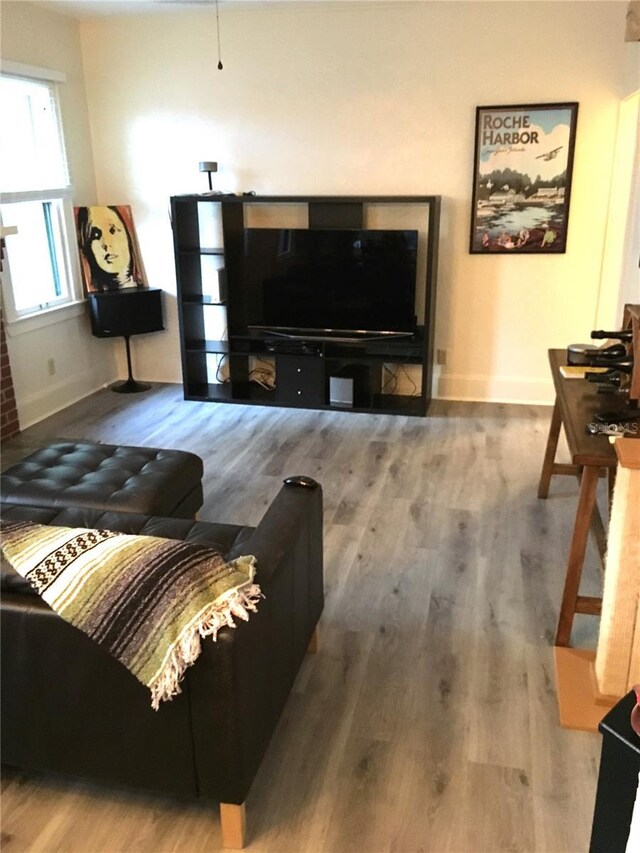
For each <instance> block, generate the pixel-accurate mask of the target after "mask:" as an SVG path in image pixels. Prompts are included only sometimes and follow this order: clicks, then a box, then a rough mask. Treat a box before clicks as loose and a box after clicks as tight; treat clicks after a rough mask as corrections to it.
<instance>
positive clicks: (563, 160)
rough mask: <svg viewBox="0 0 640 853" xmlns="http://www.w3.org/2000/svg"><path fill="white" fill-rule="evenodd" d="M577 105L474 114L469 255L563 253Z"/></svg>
mask: <svg viewBox="0 0 640 853" xmlns="http://www.w3.org/2000/svg"><path fill="white" fill-rule="evenodd" d="M577 121H578V103H577V102H576V101H568V102H565V103H551V104H516V105H509V106H483V107H477V108H476V126H475V149H474V167H473V198H472V203H471V226H470V237H469V252H470V253H471V254H476V255H495V254H505V255H507V254H510V255H523V254H540V255H548V254H563V253H564V252H566V250H567V230H568V223H569V205H570V201H571V180H572V175H573V157H574V149H575V138H576V127H577Z"/></svg>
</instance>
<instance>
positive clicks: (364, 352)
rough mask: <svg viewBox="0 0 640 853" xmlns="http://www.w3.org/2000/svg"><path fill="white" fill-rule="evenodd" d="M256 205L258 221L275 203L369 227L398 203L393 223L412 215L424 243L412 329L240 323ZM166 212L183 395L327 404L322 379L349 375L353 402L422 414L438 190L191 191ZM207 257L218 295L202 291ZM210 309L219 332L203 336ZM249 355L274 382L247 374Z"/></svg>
mask: <svg viewBox="0 0 640 853" xmlns="http://www.w3.org/2000/svg"><path fill="white" fill-rule="evenodd" d="M256 205H258V206H260V208H261V221H265V220H264V209H265V208H266V207H269V208H271V209H272V210H270V211H269V213H271V212H272V211H273V214H274V216H275V217H276V218H277V213H278V210H279V206H282V205H287V206H288V207H290V206H294V205H302V206H304V208H305V209H306V216H307V218H308V227H309V228H322V229H326V228H350V229H362V228H375V227H376V224H377V222H378V221H380V218H384V219H385V225H384V226H380V227H384V228H387V227H388V224H387V223H388V221H389V220H388V219H387V218H386V217H387V216H388V214H390V213H392V212H391V211H390V207H391V206H393V207H401V208H402V211H401V213H402V224H401V225H400V224H399V225H398V226H397V227H399V228H406V227H409V226H408V219H411V226H410V227H412V228H417V230H418V231H419V236H420V243H421V246H422V247H424V250H425V251H424V257H422V259H420V257H419V273H418V281H417V283H416V285H417V286H416V293H417V307H418V310H417V311H416V313H417V314H418V323H419V325H418V328H417V331H416V333H415V334H413V335H401V334H399V333H398V334H392V335H388V334H372V335H358V334H353V333H351V332H340V331H338V332H337V333H336V334H329V333H326V334H325V333H324V332H322V333H317V334H316V333H312V332H304V331H301V332H300V333H299V334H298V333H297V332H295V330H294V331H293V332H289V331H288V330H276V329H260V330H258V329H255V328H254V329H251V328H249V327H248V325H247V319H246V317H245V306H244V295H243V292H242V279H241V275H240V270H241V265H242V253H243V230H244V227H245V222H246V221H248V218H249V215H250V212H251V208H253V207H254V206H256ZM211 206H215V209H216V212H217V213H218V214H219V219H220V222H221V229H220V236H219V238H218V239H219V242H218V244H217V245H216V246H210V245H203V244H202V242H201V233H202V232H203V229H201V227H200V218H201V217H205V216H206V214H207V212H210V209H211ZM171 212H172V223H173V234H174V249H175V260H176V272H177V284H178V314H179V320H180V339H181V354H182V375H183V384H184V396H185V399H188V400H208V401H212V402H226V403H244V404H256V405H275V406H295V407H298V408H317V409H332V408H334V407H335V406H336V404H334V405H332V402H331V400H332V398H331V394H330V386H331V380H332V379H335V378H338V377H348V378H349V381H350V382H352V383H353V404H352V405H351V406H350V410H352V411H362V412H378V413H388V414H403V415H419V416H424V415H426V413H427V409H428V406H429V402H430V399H431V376H432V363H433V350H434V317H435V294H436V278H437V263H438V231H439V216H440V198H439V196H357V197H356V196H250V197H248V196H233V195H232V196H228V195H212V196H210V195H208V194H204V195H202V194H199V195H185V196H174V197H173V198H172V199H171ZM414 223H415V224H414ZM392 227H393V226H392ZM211 256H213V258H214V259H215V257H216V256H217V257H218V259H219V260H220V264H223V265H224V279H225V285H226V288H225V289H226V299H225V300H222V299H221V298H218V299H217V300H216V299H215V297H213V298H212V297H211V295H210V294H209V293H206V292H205V274H204V272H203V270H204V266H205V262H207V263H208V262H209V261H211V260H212V258H211ZM203 259H204V260H203ZM223 303H224V304H223ZM216 310H218V311H226V323H225V324H223V325H226V326H227V328H228V340H211V339H209V338H208V337H207V334H206V332H205V330H206V329H207V325H208V324H207V320H208V315H207V312H211V311H216ZM220 337H222V334H220ZM256 362H259V363H260V365H261V369H262V370H264V369H265V362H267V363H268V364H270V365H271V367H272V370H273V378H274V379H275V383H274V387H273V388H271V387H266V386H267V385H268V386H270V385H271V384H272V383H264V382H259V381H257V380H256V367H255V365H256ZM212 365H213V366H212ZM216 365H217V366H216ZM221 368H224V369H223V370H222V369H221ZM227 372H228V377H227V376H226V375H225V374H226V373H227ZM401 373H402V374H407V375H408V376H409V380H408V383H407V387H406V388H405V389H404V390H405V393H397V386H398V385H399V384H400V383H399V376H400V374H401ZM412 376H414V377H415V381H414V379H412V378H411V377H412ZM389 377H391V380H392V381H390V380H389ZM407 391H408V392H407Z"/></svg>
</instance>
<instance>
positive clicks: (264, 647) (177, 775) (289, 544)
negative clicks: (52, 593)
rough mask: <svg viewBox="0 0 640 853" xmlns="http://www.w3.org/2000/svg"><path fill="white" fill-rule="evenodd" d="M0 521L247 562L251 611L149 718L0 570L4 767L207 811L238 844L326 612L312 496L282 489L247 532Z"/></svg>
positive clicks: (110, 665)
mask: <svg viewBox="0 0 640 853" xmlns="http://www.w3.org/2000/svg"><path fill="white" fill-rule="evenodd" d="M303 480H304V478H303ZM2 511H3V514H4V517H6V518H10V519H25V520H31V521H36V522H41V523H44V524H52V525H59V526H70V527H89V528H96V527H98V528H107V529H112V530H117V531H120V532H124V533H133V534H147V535H153V536H164V537H168V538H175V539H185V540H189V541H191V542H201V543H205V544H208V545H211V544H215V545H217V546H218V549H219V550H220V551H221V552H222V553H223V554H224V555H225V556H226V557H228V558H229V559H232V558H233V557H236V556H239V555H240V554H254V555H255V557H256V567H257V576H256V581H257V582H258V583H259V584H260V587H261V589H262V592H263V594H264V596H265V597H264V599H263V600H261V602H260V604H259V607H258V612H257V613H255V614H252V616H251V618H250V619H249V621H248V622H246V623H245V622H242V623H240V624H239V625H238V626H237V627H236V628H235V629H232V628H223V629H222V630H221V631H220V633H219V636H218V640H217V642H213V641H211V640H203V642H202V653H201V655H200V657H199V658H198V660H197V661H196V662H195V664H194V665H193V666H191V667H190V668H189V669H188V670H187V673H186V676H185V678H184V681H183V682H182V693H181V694H180V695H179V696H177V697H175V698H174V699H173V700H172V701H171V702H166V703H163V705H162V706H161V708H160V710H159V711H157V712H156V711H153V710H152V709H151V707H150V698H149V691H148V690H147V689H146V688H145V687H143V686H142V685H141V684H139V683H138V681H137V680H136V679H135V678H134V677H133V676H132V675H131V674H130V673H128V672H127V671H126V670H125V669H124V667H122V666H121V665H120V664H119V663H118V662H116V661H115V660H114V659H112V658H111V657H110V656H109V655H108V654H107V653H106V652H104V651H103V650H102V649H101V648H100V647H99V646H97V645H96V644H95V643H93V641H92V640H90V639H88V638H87V637H86V636H85V635H84V634H82V633H81V632H79V631H78V630H77V629H75V628H73V627H71V626H70V625H68V624H67V623H66V622H64V621H63V620H62V619H60V618H59V617H58V616H57V615H56V614H55V613H53V611H52V610H50V609H49V607H48V606H47V605H46V604H45V603H44V602H43V601H42V600H41V599H40V598H39V597H38V596H37V595H35V594H34V593H33V592H32V591H31V590H30V588H29V587H28V586H26V584H25V582H24V581H23V580H22V578H20V577H19V576H18V575H17V574H16V573H15V572H13V570H12V569H11V568H10V567H9V566H8V565H7V564H6V563H4V562H3V566H2V588H3V592H2V615H1V629H2V712H1V713H2V717H1V721H2V760H3V763H5V764H9V765H14V766H17V767H20V768H25V769H29V768H32V769H38V770H45V771H47V770H48V771H54V772H57V773H67V774H72V775H73V776H80V777H87V778H93V779H97V780H104V781H106V782H110V783H116V784H118V785H123V786H126V787H134V788H140V789H147V790H155V791H161V792H165V793H168V794H174V795H180V796H186V797H203V798H208V799H211V800H217V801H219V802H220V806H221V817H222V836H223V845H224V846H228V847H240V846H243V845H244V803H245V800H246V798H247V794H248V792H249V789H250V787H251V783H252V781H253V779H254V777H255V775H256V772H257V771H258V768H259V766H260V762H261V759H262V757H263V755H264V753H265V751H266V749H267V746H268V744H269V740H270V738H271V736H272V734H273V731H274V729H275V726H276V724H277V721H278V718H279V716H280V713H281V710H282V708H283V706H284V703H285V701H286V699H287V696H288V694H289V692H290V689H291V686H292V684H293V682H294V679H295V677H296V674H297V672H298V669H299V667H300V664H301V662H302V660H303V658H304V655H305V652H306V651H307V649H308V648H309V647H310V644H313V642H314V640H315V629H316V624H317V622H318V619H319V617H320V613H321V611H322V607H323V575H322V490H321V488H320V486H319V485H318V484H316V483H313V481H306V484H300V481H299V479H298V478H292V481H291V482H288V483H287V482H285V485H283V487H282V488H281V489H280V491H279V493H278V494H277V496H276V497H275V499H274V500H273V502H272V503H271V505H270V506H269V508H268V510H267V512H266V514H265V515H264V517H263V519H262V520H261V522H260V523H259V524H258V526H257V527H256V528H255V529H253V528H247V527H240V526H235V525H229V524H214V523H208V522H197V521H190V520H186V519H183V518H159V517H149V516H144V515H141V514H139V513H122V512H115V511H104V510H98V509H90V508H86V507H85V508H82V507H75V508H66V509H60V508H59V507H48V508H38V507H35V506H28V505H16V504H12V505H7V504H5V505H3V507H2Z"/></svg>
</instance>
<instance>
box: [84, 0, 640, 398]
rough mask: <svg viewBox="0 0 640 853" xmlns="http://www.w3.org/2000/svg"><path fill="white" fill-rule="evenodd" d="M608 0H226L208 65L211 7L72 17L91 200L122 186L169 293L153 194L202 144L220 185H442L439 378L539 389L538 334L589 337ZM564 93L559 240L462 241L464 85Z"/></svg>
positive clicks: (154, 275)
mask: <svg viewBox="0 0 640 853" xmlns="http://www.w3.org/2000/svg"><path fill="white" fill-rule="evenodd" d="M587 8H588V12H587ZM625 11H626V3H625V2H590V3H588V4H584V3H581V2H455V3H451V2H424V3H408V4H405V3H392V4H387V3H373V4H370V3H340V4H338V3H326V4H318V3H300V4H297V3H288V4H268V5H266V6H265V5H263V6H259V5H256V4H251V5H250V6H248V7H245V8H242V4H240V5H239V6H238V5H237V6H233V7H227V6H225V5H224V4H223V6H222V9H221V28H222V48H223V61H224V70H223V71H218V70H216V64H217V56H216V37H215V13H214V11H213V9H201V8H197V7H196V8H192V9H189V10H185V11H179V12H178V13H176V14H172V15H167V14H163V15H158V16H151V17H149V16H144V17H129V18H126V19H125V18H116V19H113V18H112V19H106V20H100V21H91V22H85V23H83V24H82V26H81V32H82V45H83V53H84V62H85V76H86V83H87V93H88V101H89V114H90V120H91V133H92V139H93V151H94V157H95V163H96V176H97V185H98V196H99V201H100V202H101V203H104V204H110V203H116V202H129V203H131V204H132V205H133V208H134V213H135V215H136V218H137V222H138V230H139V232H140V239H141V245H142V252H143V255H144V259H145V264H146V266H147V271H148V273H149V274H150V279H151V284H152V285H156V286H160V287H162V288H164V289H165V290H166V291H168V292H169V293H174V292H175V281H174V271H173V261H172V251H171V232H170V225H169V220H168V215H167V205H168V197H169V196H170V195H171V194H175V193H183V192H192V191H195V192H198V191H201V190H205V189H206V177H205V176H204V175H200V174H199V173H198V171H197V164H198V161H200V160H203V159H212V160H217V161H218V162H219V164H220V172H219V173H218V175H217V176H214V180H215V187H216V188H218V189H222V190H225V191H227V190H228V191H231V190H249V189H252V190H256V191H257V192H259V193H282V194H286V193H318V194H323V193H343V194H349V193H354V194H367V193H370V194H375V193H381V194H384V193H389V194H391V193H406V194H410V193H424V194H441V195H442V196H443V197H444V205H443V213H444V222H443V228H442V238H441V264H440V272H441V274H440V284H439V294H438V311H437V341H436V346H437V347H438V348H443V349H447V350H448V351H449V364H448V367H447V368H446V372H444V374H443V376H442V377H441V380H440V388H439V390H440V393H441V394H442V395H444V396H451V397H457V398H465V397H466V398H474V399H497V400H509V401H516V402H517V401H520V402H524V401H548V400H550V399H551V393H552V392H551V387H550V382H549V377H548V368H547V360H546V349H547V348H548V347H550V346H558V347H563V346H565V345H566V344H567V343H570V342H574V341H579V340H583V339H584V338H585V337H587V336H588V332H589V330H590V329H591V328H593V325H594V322H595V319H596V316H597V311H598V300H599V296H600V298H602V294H600V271H601V265H602V253H603V245H604V235H605V222H606V216H607V203H608V198H609V185H610V180H611V170H612V155H613V150H614V143H615V129H616V118H617V111H618V103H619V99H620V97H621V96H622V95H623V94H625V92H624V91H623V90H624V86H625V79H628V76H629V75H628V68H629V62H628V55H627V53H628V52H627V53H624V54H623V51H622V47H623V42H622V39H623V32H624V15H625ZM626 47H630V48H631V49H632V50H633V49H634V48H637V45H626V46H625V48H626ZM567 100H576V101H579V102H580V112H579V118H578V136H577V146H576V156H575V169H574V183H573V198H572V205H571V216H570V226H569V240H568V251H567V253H566V254H565V255H556V256H548V257H539V256H519V257H505V256H492V257H486V256H477V255H469V254H468V252H467V244H468V228H469V215H470V192H471V179H472V165H473V125H474V110H475V107H476V105H481V104H485V105H486V104H509V103H529V102H531V103H540V102H553V101H567ZM616 297H617V294H616V293H612V294H611V297H610V298H611V299H612V300H615V299H616ZM167 302H168V304H169V309H170V310H169V324H170V333H169V334H165V335H163V336H149V337H148V338H147V339H145V340H144V341H142V340H141V341H139V342H138V349H137V353H138V363H139V364H140V365H141V372H142V373H143V374H144V375H145V376H146V377H147V378H149V377H151V376H153V377H154V378H157V379H163V380H178V379H179V354H178V341H177V319H176V311H175V301H174V300H173V299H168V300H167Z"/></svg>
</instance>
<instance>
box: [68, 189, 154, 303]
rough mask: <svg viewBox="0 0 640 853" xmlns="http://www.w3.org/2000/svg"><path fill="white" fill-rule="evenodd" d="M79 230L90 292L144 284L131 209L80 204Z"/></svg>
mask: <svg viewBox="0 0 640 853" xmlns="http://www.w3.org/2000/svg"><path fill="white" fill-rule="evenodd" d="M75 215H76V231H77V234H78V247H79V249H80V262H81V265H82V275H83V278H84V285H85V289H86V291H87V293H93V292H98V293H102V292H104V291H108V290H120V288H123V287H144V286H145V284H146V277H145V274H144V267H143V266H142V259H141V257H140V249H139V248H138V241H137V239H136V232H135V227H134V224H133V216H132V214H131V208H130V207H129V206H128V205H126V204H120V205H116V206H114V207H102V206H101V207H97V206H96V207H77V208H76V209H75Z"/></svg>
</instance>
